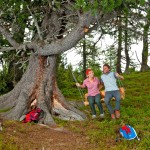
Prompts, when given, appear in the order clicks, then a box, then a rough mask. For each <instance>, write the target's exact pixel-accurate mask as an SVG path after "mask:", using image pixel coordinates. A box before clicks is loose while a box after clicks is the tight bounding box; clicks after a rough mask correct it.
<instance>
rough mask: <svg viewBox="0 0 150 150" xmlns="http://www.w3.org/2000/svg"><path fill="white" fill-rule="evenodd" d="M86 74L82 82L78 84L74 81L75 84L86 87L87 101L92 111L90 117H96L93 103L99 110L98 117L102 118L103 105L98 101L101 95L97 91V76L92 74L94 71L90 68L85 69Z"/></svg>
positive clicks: (98, 82) (98, 85)
mask: <svg viewBox="0 0 150 150" xmlns="http://www.w3.org/2000/svg"><path fill="white" fill-rule="evenodd" d="M86 76H87V78H86V79H85V80H84V81H83V84H82V85H80V84H79V83H76V86H78V87H80V88H87V89H88V101H89V105H90V108H91V111H92V118H96V110H95V104H96V105H97V107H98V109H99V111H100V118H103V117H104V112H103V106H102V104H101V101H100V99H101V96H100V92H99V88H100V81H99V80H98V78H97V77H95V76H94V72H93V70H92V69H90V68H89V69H87V70H86Z"/></svg>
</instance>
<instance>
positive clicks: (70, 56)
mask: <svg viewBox="0 0 150 150" xmlns="http://www.w3.org/2000/svg"><path fill="white" fill-rule="evenodd" d="M113 43H114V39H113V38H112V37H110V36H109V35H106V36H105V38H104V39H103V40H102V41H100V42H99V43H98V46H99V47H101V49H106V48H107V47H109V46H110V45H112V44H113ZM142 47H143V43H142V41H139V42H138V43H137V44H132V45H131V52H130V53H129V55H130V56H131V58H132V59H134V62H135V63H137V64H139V66H140V63H139V61H138V59H139V60H140V62H141V60H142ZM136 53H137V56H136ZM66 54H67V63H68V64H70V63H71V64H72V66H73V67H74V68H78V64H79V62H80V61H81V56H80V55H77V54H76V51H75V50H74V49H71V50H69V51H67V52H66ZM137 57H138V58H137ZM100 64H101V63H100ZM148 64H149V65H150V57H149V62H148ZM101 66H102V64H101ZM122 66H123V65H122ZM101 69H102V68H101ZM136 70H140V67H138V68H136Z"/></svg>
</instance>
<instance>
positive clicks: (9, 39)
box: [0, 21, 19, 49]
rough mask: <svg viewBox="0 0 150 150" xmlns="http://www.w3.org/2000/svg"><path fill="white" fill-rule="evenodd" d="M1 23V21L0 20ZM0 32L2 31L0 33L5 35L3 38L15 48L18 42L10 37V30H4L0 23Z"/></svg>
mask: <svg viewBox="0 0 150 150" xmlns="http://www.w3.org/2000/svg"><path fill="white" fill-rule="evenodd" d="M0 23H1V21H0ZM0 32H1V33H2V35H4V36H5V38H6V39H7V40H8V42H9V43H10V44H11V45H12V46H13V47H14V48H16V49H17V47H19V44H18V43H17V42H16V41H15V40H14V39H13V38H12V37H13V36H12V35H11V34H10V32H8V31H7V30H5V29H4V28H3V27H2V26H1V25H0Z"/></svg>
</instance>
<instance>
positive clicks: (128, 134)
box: [116, 125, 140, 142]
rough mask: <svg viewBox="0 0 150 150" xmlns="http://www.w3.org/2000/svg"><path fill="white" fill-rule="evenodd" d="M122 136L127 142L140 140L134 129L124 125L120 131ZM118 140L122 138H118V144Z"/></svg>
mask: <svg viewBox="0 0 150 150" xmlns="http://www.w3.org/2000/svg"><path fill="white" fill-rule="evenodd" d="M119 132H120V134H121V135H122V137H123V138H125V139H127V140H132V139H135V138H136V139H137V140H140V139H139V138H138V136H137V133H136V131H135V129H134V128H133V127H131V126H130V125H124V126H122V127H121V128H120V129H119ZM118 139H121V138H116V142H117V141H118Z"/></svg>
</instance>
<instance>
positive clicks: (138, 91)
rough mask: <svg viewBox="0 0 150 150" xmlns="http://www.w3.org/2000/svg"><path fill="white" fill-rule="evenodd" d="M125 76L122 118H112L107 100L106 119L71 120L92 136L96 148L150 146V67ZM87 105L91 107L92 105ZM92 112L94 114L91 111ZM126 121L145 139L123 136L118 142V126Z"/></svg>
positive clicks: (77, 127)
mask: <svg viewBox="0 0 150 150" xmlns="http://www.w3.org/2000/svg"><path fill="white" fill-rule="evenodd" d="M124 77H125V80H124V81H123V84H124V87H125V89H126V98H125V99H124V100H122V101H121V118H120V119H118V120H116V121H112V120H111V119H110V115H109V113H108V110H107V108H106V107H105V104H103V106H104V109H105V119H104V120H99V119H95V120H92V119H87V120H86V121H84V122H78V123H73V124H72V123H69V124H70V127H71V128H72V129H73V130H77V132H81V133H84V134H86V135H87V136H89V138H90V140H91V142H92V143H94V144H95V148H94V149H103V150H104V149H106V150H107V149H115V150H122V149H124V150H126V149H138V150H144V149H145V150H146V149H150V140H149V139H150V71H148V72H143V73H139V72H135V73H132V74H129V75H124ZM112 103H114V102H112ZM84 109H86V110H89V111H90V109H89V107H85V108H83V110H84ZM88 115H89V118H90V114H88ZM123 123H125V124H129V125H131V126H133V127H134V128H135V130H136V131H137V134H138V136H139V137H140V139H141V140H140V141H137V140H132V141H126V140H122V141H119V142H117V143H116V142H115V139H116V137H117V136H119V134H118V133H119V132H118V130H119V128H120V127H121V125H122V124H123ZM67 126H68V124H67Z"/></svg>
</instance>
